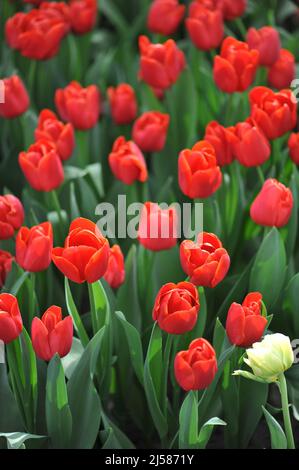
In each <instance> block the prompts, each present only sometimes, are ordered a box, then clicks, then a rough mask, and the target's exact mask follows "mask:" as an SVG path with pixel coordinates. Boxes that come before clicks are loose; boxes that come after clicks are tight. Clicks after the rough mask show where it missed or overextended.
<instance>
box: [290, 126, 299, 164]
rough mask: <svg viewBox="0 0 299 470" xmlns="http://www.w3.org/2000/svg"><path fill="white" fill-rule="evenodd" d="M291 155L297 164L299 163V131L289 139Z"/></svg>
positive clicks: (293, 133)
mask: <svg viewBox="0 0 299 470" xmlns="http://www.w3.org/2000/svg"><path fill="white" fill-rule="evenodd" d="M288 147H289V152H290V157H291V159H292V160H293V162H294V163H295V164H296V165H299V132H297V133H295V132H292V134H291V135H290V137H289V140H288Z"/></svg>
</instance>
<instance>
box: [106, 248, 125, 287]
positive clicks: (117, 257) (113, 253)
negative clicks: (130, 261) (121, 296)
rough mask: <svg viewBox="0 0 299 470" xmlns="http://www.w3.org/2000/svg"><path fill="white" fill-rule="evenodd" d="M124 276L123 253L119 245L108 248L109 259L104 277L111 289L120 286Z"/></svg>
mask: <svg viewBox="0 0 299 470" xmlns="http://www.w3.org/2000/svg"><path fill="white" fill-rule="evenodd" d="M125 277H126V272H125V261H124V255H123V253H122V251H121V248H120V246H119V245H113V246H112V247H111V248H110V252H109V260H108V266H107V269H106V272H105V274H104V279H105V281H106V282H108V284H109V285H110V287H112V289H117V288H118V287H119V286H121V285H122V284H123V283H124V281H125Z"/></svg>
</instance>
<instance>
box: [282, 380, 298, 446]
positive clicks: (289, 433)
mask: <svg viewBox="0 0 299 470" xmlns="http://www.w3.org/2000/svg"><path fill="white" fill-rule="evenodd" d="M278 381H279V390H280V395H281V404H282V412H283V421H284V429H285V433H286V437H287V443H288V449H295V442H294V436H293V430H292V424H291V418H290V409H289V402H288V389H287V382H286V379H285V376H284V374H283V373H282V374H280V376H279V378H278Z"/></svg>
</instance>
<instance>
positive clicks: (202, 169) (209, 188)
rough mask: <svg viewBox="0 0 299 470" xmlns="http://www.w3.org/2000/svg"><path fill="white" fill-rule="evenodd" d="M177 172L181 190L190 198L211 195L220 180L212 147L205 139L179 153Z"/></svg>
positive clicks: (220, 176) (219, 172) (220, 175)
mask: <svg viewBox="0 0 299 470" xmlns="http://www.w3.org/2000/svg"><path fill="white" fill-rule="evenodd" d="M178 172H179V185H180V188H181V191H182V192H183V193H184V194H185V195H186V196H188V197H190V198H192V199H194V198H206V197H209V196H211V195H212V194H213V193H214V192H215V191H217V189H218V188H219V186H220V185H221V182H222V173H221V170H220V168H219V166H218V164H217V159H216V154H215V150H214V147H213V146H212V145H211V144H210V143H209V142H207V141H205V140H202V141H200V142H197V144H195V145H194V146H193V147H192V149H191V150H189V149H186V150H183V151H182V152H181V153H180V155H179V160H178Z"/></svg>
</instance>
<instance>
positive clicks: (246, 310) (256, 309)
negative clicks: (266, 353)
mask: <svg viewBox="0 0 299 470" xmlns="http://www.w3.org/2000/svg"><path fill="white" fill-rule="evenodd" d="M261 310H262V294H260V293H259V292H251V293H250V294H248V295H247V296H246V297H245V299H244V301H243V303H242V305H240V304H237V303H236V302H234V303H233V304H232V305H231V306H230V309H229V311H228V315H227V319H226V333H227V336H228V339H229V340H230V342H231V343H232V344H235V345H236V346H239V347H241V348H249V347H250V346H251V345H252V344H253V343H255V342H257V341H260V339H261V337H262V336H263V333H264V331H265V328H266V325H267V319H266V318H265V317H263V316H262V312H261Z"/></svg>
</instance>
